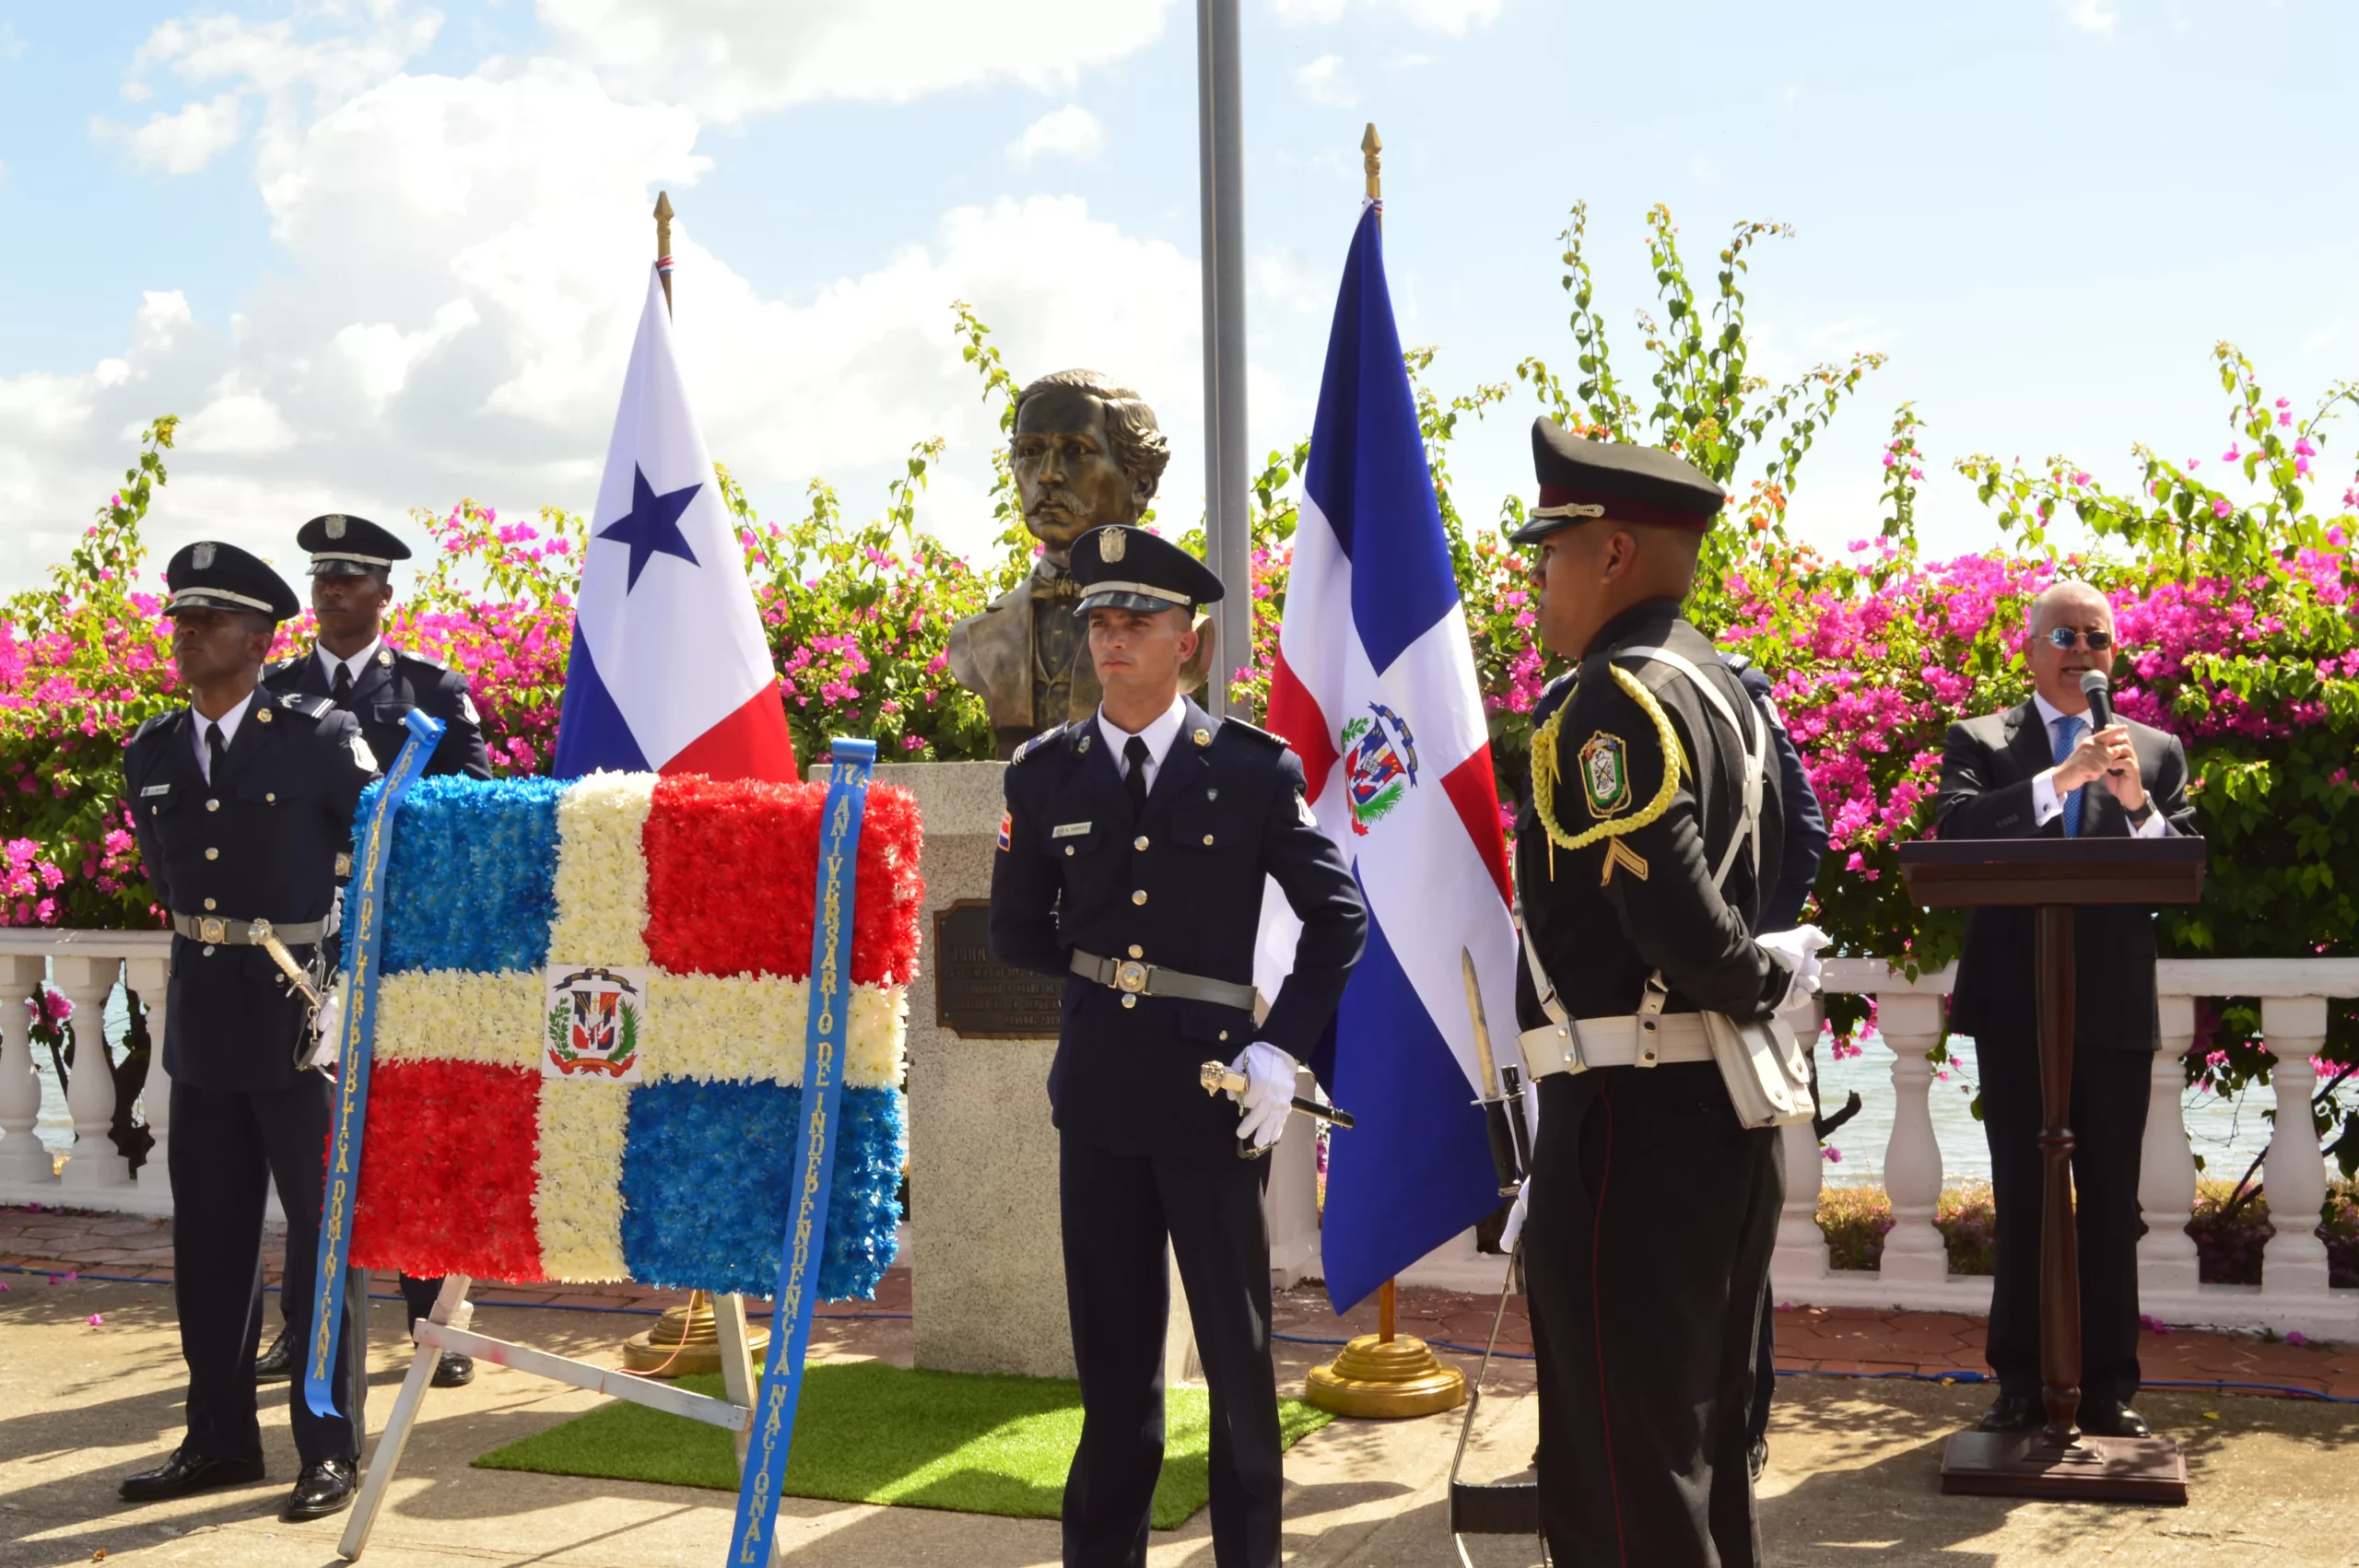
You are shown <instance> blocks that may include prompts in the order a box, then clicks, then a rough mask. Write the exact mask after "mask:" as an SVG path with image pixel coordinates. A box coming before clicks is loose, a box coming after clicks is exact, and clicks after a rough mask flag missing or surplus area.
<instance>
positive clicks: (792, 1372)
mask: <svg viewBox="0 0 2359 1568" xmlns="http://www.w3.org/2000/svg"><path fill="white" fill-rule="evenodd" d="M830 746H831V755H830V756H829V759H828V765H827V811H826V814H825V815H824V816H822V817H821V818H820V823H819V875H818V879H817V883H816V893H815V899H816V907H815V908H814V910H813V919H812V921H811V1006H810V1023H809V1025H808V1026H807V1028H806V1029H805V1030H804V1044H803V1128H802V1130H801V1131H800V1132H798V1133H796V1134H795V1139H794V1164H792V1166H790V1167H789V1170H788V1174H789V1180H790V1183H791V1186H792V1191H793V1198H794V1200H793V1204H792V1208H791V1209H790V1210H789V1211H788V1214H787V1224H786V1235H785V1236H784V1238H783V1239H782V1240H781V1241H780V1243H779V1260H778V1295H777V1297H776V1305H775V1307H774V1308H773V1310H772V1313H771V1316H770V1351H769V1361H768V1363H766V1364H765V1365H764V1366H763V1368H762V1387H761V1392H760V1395H759V1397H758V1398H757V1399H756V1400H755V1403H754V1412H753V1421H754V1431H753V1444H752V1446H751V1448H750V1450H749V1451H748V1452H747V1454H746V1456H745V1476H744V1478H743V1479H742V1480H740V1481H739V1482H738V1491H737V1525H736V1528H735V1529H734V1531H733V1532H732V1534H731V1540H732V1542H733V1546H732V1550H733V1551H734V1556H733V1557H732V1559H731V1561H732V1562H736V1563H739V1564H744V1565H748V1568H769V1561H770V1538H771V1534H772V1532H773V1531H774V1530H775V1528H776V1527H777V1525H778V1501H779V1493H780V1488H781V1487H782V1486H784V1484H785V1482H786V1457H787V1451H788V1450H789V1449H790V1448H792V1446H793V1445H794V1410H795V1405H796V1402H797V1401H798V1400H799V1399H800V1398H801V1397H802V1393H803V1359H804V1355H805V1353H806V1352H808V1351H809V1350H810V1348H811V1310H812V1308H813V1307H814V1306H816V1305H817V1301H816V1295H815V1288H816V1280H817V1277H818V1272H819V1261H820V1258H821V1257H822V1256H823V1255H824V1252H825V1247H826V1242H827V1197H828V1194H829V1192H830V1191H831V1190H832V1188H834V1185H835V1154H834V1147H835V1131H836V1109H837V1106H838V1104H839V1102H840V1101H841V1100H842V1098H843V1056H844V1037H845V1034H846V1032H847V1023H848V1015H849V1013H850V1012H851V943H852V904H853V895H854V893H855V891H856V887H857V883H856V879H855V877H854V868H855V867H856V866H857V865H858V863H859V859H860V827H861V823H862V820H863V818H864V817H865V815H866V814H867V810H868V779H869V774H870V771H871V770H872V769H873V768H874V766H876V744H875V743H874V742H873V741H854V740H850V739H846V738H844V737H841V736H839V737H838V738H837V739H836V740H835V741H833V742H832V743H830Z"/></svg>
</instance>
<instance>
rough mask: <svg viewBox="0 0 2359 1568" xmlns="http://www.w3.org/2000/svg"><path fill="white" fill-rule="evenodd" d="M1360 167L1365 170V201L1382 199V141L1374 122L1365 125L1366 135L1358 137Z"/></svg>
mask: <svg viewBox="0 0 2359 1568" xmlns="http://www.w3.org/2000/svg"><path fill="white" fill-rule="evenodd" d="M1360 152H1361V153H1362V155H1363V156H1362V158H1361V159H1360V166H1361V167H1362V168H1364V169H1366V170H1367V199H1368V200H1369V201H1371V202H1380V201H1382V200H1383V199H1384V141H1383V138H1381V137H1379V135H1377V134H1376V122H1375V121H1373V120H1371V121H1369V122H1368V123H1367V135H1363V136H1362V137H1360Z"/></svg>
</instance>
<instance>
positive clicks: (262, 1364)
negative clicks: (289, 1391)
mask: <svg viewBox="0 0 2359 1568" xmlns="http://www.w3.org/2000/svg"><path fill="white" fill-rule="evenodd" d="M294 1375H295V1346H294V1344H293V1342H292V1341H291V1340H288V1336H287V1330H286V1329H284V1328H281V1329H279V1331H278V1338H276V1340H272V1341H271V1342H270V1349H268V1350H266V1351H264V1352H262V1354H261V1355H259V1356H256V1357H255V1358H254V1381H255V1382H257V1383H281V1382H284V1381H286V1380H287V1379H288V1378H290V1377H292V1376H294Z"/></svg>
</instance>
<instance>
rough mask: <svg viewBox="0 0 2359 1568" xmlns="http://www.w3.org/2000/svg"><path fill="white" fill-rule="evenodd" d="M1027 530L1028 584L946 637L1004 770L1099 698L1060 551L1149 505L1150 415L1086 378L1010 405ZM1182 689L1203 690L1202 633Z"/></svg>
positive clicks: (1159, 463) (1207, 659)
mask: <svg viewBox="0 0 2359 1568" xmlns="http://www.w3.org/2000/svg"><path fill="white" fill-rule="evenodd" d="M1009 456H1010V458H1011V460H1012V462H1013V464H1014V468H1015V487H1016V491H1017V493H1018V495H1019V496H1020V497H1022V499H1023V502H1024V525H1025V527H1027V528H1028V529H1030V530H1031V531H1032V535H1033V537H1034V538H1036V539H1038V540H1039V541H1040V543H1041V544H1042V545H1043V546H1044V548H1043V549H1042V551H1041V553H1040V557H1039V560H1037V561H1036V562H1034V563H1033V567H1032V574H1031V575H1030V576H1029V577H1027V578H1026V579H1024V580H1023V581H1022V582H1020V583H1018V584H1016V585H1015V588H1014V589H1013V590H1012V591H1009V592H1007V593H1005V594H1003V595H1002V596H1001V597H1000V598H998V599H996V600H993V601H992V603H991V604H990V605H989V606H987V607H986V608H985V609H984V611H983V613H982V614H980V615H969V616H968V618H967V619H965V620H963V621H961V622H959V623H958V624H957V626H953V627H951V628H950V646H949V649H948V650H947V651H948V653H949V657H950V673H952V674H953V675H954V676H956V677H957V681H958V684H959V685H962V686H965V687H966V688H967V689H968V691H971V692H974V693H976V694H978V695H980V696H981V697H982V699H983V708H984V710H985V711H986V712H987V713H988V714H989V715H990V717H991V725H992V741H993V743H994V744H995V748H996V750H997V752H998V755H999V756H1000V758H1001V760H1003V761H1004V760H1005V759H1007V758H1008V757H1010V756H1012V755H1015V748H1016V747H1017V746H1020V745H1022V744H1023V743H1025V742H1026V741H1028V740H1030V739H1031V738H1032V737H1033V736H1035V735H1037V734H1039V732H1040V731H1043V730H1046V729H1049V728H1050V727H1051V726H1052V725H1057V724H1062V723H1064V722H1065V721H1066V720H1071V719H1086V718H1087V717H1089V715H1091V714H1092V713H1095V712H1096V711H1097V702H1098V697H1099V696H1100V695H1101V694H1100V690H1099V687H1098V685H1097V670H1096V669H1095V668H1094V667H1093V666H1092V665H1091V663H1090V660H1089V638H1088V635H1087V634H1088V628H1087V627H1086V626H1085V625H1083V623H1082V621H1081V619H1080V617H1078V616H1076V615H1075V614H1074V613H1073V611H1074V604H1075V603H1077V602H1078V595H1077V594H1076V593H1075V592H1074V581H1073V575H1072V573H1071V571H1070V570H1069V568H1068V567H1067V560H1066V556H1067V552H1068V551H1070V550H1071V549H1072V548H1073V542H1074V540H1076V539H1078V538H1080V537H1081V536H1082V535H1083V534H1085V533H1086V532H1089V531H1090V530H1091V529H1093V528H1098V527H1102V526H1104V525H1106V524H1109V523H1135V522H1137V521H1138V520H1139V513H1140V512H1142V511H1144V509H1146V505H1147V503H1148V502H1149V501H1151V500H1153V499H1154V498H1155V491H1156V486H1157V485H1158V484H1160V483H1161V482H1162V479H1163V470H1164V466H1165V464H1167V463H1168V462H1170V461H1171V445H1170V443H1169V442H1168V441H1167V440H1165V439H1164V437H1163V432H1162V431H1161V430H1160V429H1158V428H1156V422H1155V410H1154V409H1152V408H1149V407H1148V406H1147V405H1146V404H1145V403H1144V401H1143V400H1142V399H1141V398H1140V397H1139V394H1138V393H1136V392H1133V391H1132V390H1131V389H1130V388H1128V387H1121V386H1116V385H1115V384H1114V383H1113V382H1112V381H1110V380H1108V379H1107V378H1106V377H1104V376H1102V375H1100V374H1098V373H1097V371H1095V370H1059V371H1056V372H1055V373H1054V374H1051V375H1047V376H1042V377H1041V378H1040V379H1039V380H1036V381H1034V382H1033V383H1032V384H1031V385H1029V386H1027V387H1026V388H1025V389H1024V390H1023V392H1020V393H1018V394H1017V395H1016V399H1015V437H1014V439H1012V440H1011V442H1010V443H1009ZM1199 629H1200V631H1201V632H1202V633H1203V639H1202V642H1201V643H1200V645H1199V648H1198V649H1197V654H1196V659H1195V661H1194V662H1193V663H1191V665H1190V666H1189V667H1188V669H1187V670H1186V671H1184V672H1183V673H1182V675H1181V679H1182V681H1183V682H1184V683H1185V684H1186V685H1188V686H1189V688H1190V689H1191V690H1192V689H1193V688H1194V687H1195V686H1197V685H1202V684H1203V674H1204V671H1205V670H1206V669H1207V668H1208V667H1209V666H1210V664H1211V661H1212V638H1211V635H1210V634H1211V630H1212V628H1211V626H1210V624H1209V622H1208V621H1207V622H1206V623H1205V624H1203V626H1200V628H1199Z"/></svg>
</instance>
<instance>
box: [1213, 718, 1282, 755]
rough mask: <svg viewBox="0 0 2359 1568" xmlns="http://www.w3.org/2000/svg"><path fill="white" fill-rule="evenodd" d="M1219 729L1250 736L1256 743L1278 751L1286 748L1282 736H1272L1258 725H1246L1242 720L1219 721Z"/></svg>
mask: <svg viewBox="0 0 2359 1568" xmlns="http://www.w3.org/2000/svg"><path fill="white" fill-rule="evenodd" d="M1220 727H1221V728H1222V729H1224V730H1235V731H1239V732H1240V733H1243V734H1247V735H1250V736H1252V737H1253V738H1254V739H1255V740H1257V741H1261V742H1262V743H1266V744H1269V745H1273V746H1275V747H1277V748H1278V749H1279V750H1280V751H1284V750H1285V747H1286V738H1285V736H1284V735H1273V734H1272V733H1270V731H1267V730H1264V729H1262V727H1261V726H1260V725H1258V724H1248V723H1247V722H1246V721H1245V720H1242V719H1224V720H1221V721H1220Z"/></svg>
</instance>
